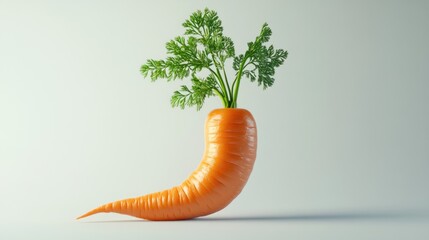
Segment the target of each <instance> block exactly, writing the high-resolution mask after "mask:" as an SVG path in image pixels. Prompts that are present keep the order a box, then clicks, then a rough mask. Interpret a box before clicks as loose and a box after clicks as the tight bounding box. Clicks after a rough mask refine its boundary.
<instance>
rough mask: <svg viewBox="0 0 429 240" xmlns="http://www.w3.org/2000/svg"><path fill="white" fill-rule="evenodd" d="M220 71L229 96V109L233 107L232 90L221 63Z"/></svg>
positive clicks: (223, 65)
mask: <svg viewBox="0 0 429 240" xmlns="http://www.w3.org/2000/svg"><path fill="white" fill-rule="evenodd" d="M222 70H223V77H224V78H225V82H226V87H227V88H228V93H229V96H230V102H229V103H228V104H229V107H233V106H232V103H233V98H232V96H233V95H232V88H230V87H229V81H228V77H227V75H226V71H225V64H223V63H222Z"/></svg>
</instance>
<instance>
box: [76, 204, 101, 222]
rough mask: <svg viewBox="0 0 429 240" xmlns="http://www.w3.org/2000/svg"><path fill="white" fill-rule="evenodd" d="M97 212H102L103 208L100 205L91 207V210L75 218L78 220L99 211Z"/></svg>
mask: <svg viewBox="0 0 429 240" xmlns="http://www.w3.org/2000/svg"><path fill="white" fill-rule="evenodd" d="M99 212H103V210H102V209H101V207H99V208H96V209H93V210H91V211H89V212H87V213H85V214H83V215H82V216H80V217H77V218H76V220H79V219H82V218H86V217H88V216H91V215H93V214H96V213H99Z"/></svg>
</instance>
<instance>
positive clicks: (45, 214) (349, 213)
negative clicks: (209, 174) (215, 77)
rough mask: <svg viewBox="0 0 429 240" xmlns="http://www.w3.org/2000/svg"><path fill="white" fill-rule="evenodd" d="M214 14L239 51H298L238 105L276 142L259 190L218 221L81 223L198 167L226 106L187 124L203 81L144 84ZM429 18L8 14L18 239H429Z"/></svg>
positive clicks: (257, 9)
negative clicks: (176, 43) (213, 117)
mask: <svg viewBox="0 0 429 240" xmlns="http://www.w3.org/2000/svg"><path fill="white" fill-rule="evenodd" d="M204 7H209V8H211V9H213V10H216V11H217V12H218V14H219V16H220V18H221V19H222V21H223V26H224V33H225V35H227V36H230V37H231V38H232V39H233V40H234V42H235V46H236V52H237V53H242V52H244V50H245V49H246V43H247V42H249V41H253V39H254V38H255V36H256V35H257V34H258V33H259V30H260V27H261V26H262V24H263V23H264V22H267V23H269V25H270V26H271V28H272V30H273V37H272V39H271V43H272V44H273V45H274V46H275V47H276V48H284V49H286V50H288V52H289V57H288V59H287V60H286V62H285V64H284V65H283V66H282V67H280V68H279V69H278V70H277V72H276V82H275V84H274V86H273V87H272V88H270V89H267V90H266V91H262V88H261V87H258V86H257V85H256V84H255V83H250V82H249V81H247V80H245V81H243V82H242V86H241V89H240V90H241V91H240V98H239V103H238V104H239V106H240V107H242V108H247V109H249V110H250V111H251V112H252V113H253V115H254V117H255V118H256V121H257V124H258V130H259V146H258V158H257V162H256V165H255V168H254V171H253V173H252V176H251V178H250V180H249V182H248V184H247V186H246V188H245V189H244V191H243V192H242V194H241V195H240V196H239V197H238V198H237V199H236V200H235V201H234V202H233V203H232V204H231V205H230V206H229V207H227V208H226V209H224V210H223V211H221V212H219V213H216V214H214V215H212V216H209V217H207V218H205V220H203V219H202V220H194V221H184V222H147V221H135V219H134V218H131V217H127V216H120V215H116V214H99V215H96V216H93V217H91V218H88V219H85V220H82V221H80V222H77V221H75V220H74V219H75V217H77V216H78V215H80V214H82V213H84V212H86V211H88V210H90V209H92V208H94V207H96V206H98V205H100V204H103V203H106V202H110V201H113V200H118V199H122V198H126V197H134V196H139V195H142V194H146V193H150V192H153V191H158V190H162V189H165V188H169V187H171V186H174V185H177V184H179V183H180V182H181V181H182V180H183V179H185V178H186V177H187V176H188V174H189V173H190V172H191V171H192V170H194V168H195V167H196V166H197V165H198V163H199V161H200V159H201V155H202V152H203V147H204V145H203V144H204V143H203V133H204V129H203V128H204V120H205V117H206V116H207V113H208V112H209V111H211V110H212V109H214V108H218V107H221V104H220V100H219V99H216V98H213V99H209V100H208V101H207V102H206V105H205V107H204V108H203V110H201V111H199V112H197V111H195V110H194V109H186V110H180V109H172V108H171V107H170V104H169V100H170V96H171V94H172V92H173V91H174V90H176V89H177V88H178V87H179V85H181V84H183V83H189V82H186V81H185V82H180V81H178V82H170V83H166V82H165V81H158V82H156V83H151V82H150V81H149V80H148V79H143V78H142V76H141V75H140V73H139V68H140V66H141V64H143V63H145V61H146V60H147V59H149V58H154V59H159V58H164V57H165V56H166V54H165V52H166V51H165V48H164V46H165V43H166V42H167V41H169V40H170V39H172V38H173V37H175V36H178V35H181V34H182V33H183V28H182V27H181V23H182V22H183V21H184V20H185V19H186V18H188V16H189V15H190V14H191V13H192V12H194V11H195V10H197V9H203V8H204ZM428 12H429V2H428V1H226V0H224V1H196V0H193V1H190V0H189V1H175V0H169V1H156V2H155V1H95V0H94V1H83V0H81V1H80V0H79V1H5V0H0V194H1V195H0V196H1V197H0V206H1V212H0V238H1V239H30V238H31V239H143V238H145V239H149V238H147V237H151V239H157V238H161V239H165V238H167V237H168V238H171V237H175V238H177V239H182V238H183V239H185V238H186V239H201V238H207V239H220V238H227V239H228V238H230V239H252V237H254V239H258V238H259V239H260V238H261V237H263V236H270V238H272V239H274V238H278V239H335V238H337V239H427V238H428V236H429V230H427V228H428V226H429V224H428V223H429V220H428V217H427V216H428V215H427V212H428V210H429V204H428V202H429V190H428V182H429V124H428V122H429V107H428V106H427V105H428V103H429V93H428V91H429V64H428V63H429V60H428V56H429V46H428V42H429V27H428V23H429V14H428ZM232 74H233V73H232V72H231V71H230V75H231V76H232Z"/></svg>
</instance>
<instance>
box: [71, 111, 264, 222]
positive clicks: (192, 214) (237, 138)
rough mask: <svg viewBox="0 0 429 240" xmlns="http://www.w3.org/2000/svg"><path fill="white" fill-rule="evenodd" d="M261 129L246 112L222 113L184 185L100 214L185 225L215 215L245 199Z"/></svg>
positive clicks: (212, 120)
mask: <svg viewBox="0 0 429 240" xmlns="http://www.w3.org/2000/svg"><path fill="white" fill-rule="evenodd" d="M256 150H257V128H256V122H255V119H254V118H253V116H252V114H251V113H250V112H249V111H248V110H246V109H239V108H221V109H215V110H213V111H212V112H210V113H209V115H208V117H207V119H206V123H205V151H204V154H203V157H202V161H201V162H200V164H199V166H198V167H197V169H196V170H195V171H193V172H192V173H191V174H190V176H189V177H188V178H187V179H186V180H185V181H183V182H182V183H181V184H180V185H178V186H175V187H173V188H170V189H167V190H164V191H160V192H155V193H151V194H147V195H144V196H140V197H135V198H128V199H123V200H119V201H115V202H111V203H107V204H105V205H102V206H100V207H98V208H95V209H93V210H91V211H89V212H87V213H85V214H84V215H82V216H80V217H78V218H77V219H81V218H84V217H88V216H90V215H93V214H96V213H101V212H105V213H109V212H114V213H119V214H125V215H130V216H134V217H137V218H142V219H147V220H153V221H169V220H184V219H191V218H196V217H201V216H205V215H209V214H212V213H214V212H217V211H219V210H221V209H223V208H225V207H226V206H227V205H228V204H229V203H231V202H232V200H234V198H236V197H237V196H238V194H240V192H241V191H242V189H243V188H244V186H245V185H246V183H247V180H248V178H249V176H250V174H251V172H252V169H253V165H254V163H255V160H256Z"/></svg>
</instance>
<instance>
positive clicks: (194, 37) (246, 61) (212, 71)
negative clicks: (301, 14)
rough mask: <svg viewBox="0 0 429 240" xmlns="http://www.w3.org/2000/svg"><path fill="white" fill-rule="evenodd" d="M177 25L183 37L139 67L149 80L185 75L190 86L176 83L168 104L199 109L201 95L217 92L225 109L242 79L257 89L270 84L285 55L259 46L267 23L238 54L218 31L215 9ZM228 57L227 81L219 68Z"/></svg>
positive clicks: (265, 35)
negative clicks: (231, 74) (161, 55)
mask: <svg viewBox="0 0 429 240" xmlns="http://www.w3.org/2000/svg"><path fill="white" fill-rule="evenodd" d="M183 27H184V28H185V33H184V36H178V37H176V38H174V39H173V40H171V41H169V42H167V44H166V49H167V54H168V57H167V58H166V59H165V60H153V59H149V60H147V62H146V64H144V65H142V66H141V69H140V71H141V73H142V74H143V76H144V77H147V76H150V78H151V79H152V81H155V80H157V79H167V81H171V80H175V79H184V78H190V80H191V83H192V85H191V86H190V87H189V86H186V85H182V86H181V87H180V89H179V90H177V91H175V92H174V93H173V96H172V97H171V105H172V106H173V107H180V108H182V109H183V108H185V106H196V108H197V110H200V109H201V107H202V106H203V104H204V100H205V99H206V98H207V97H210V96H214V95H218V96H219V97H220V98H221V100H222V103H223V106H224V107H225V108H236V107H237V98H238V92H239V89H240V81H241V79H242V77H243V76H246V77H247V78H249V79H250V81H252V82H254V81H257V82H258V85H262V87H263V89H266V88H267V87H271V86H272V85H273V83H274V73H275V68H277V67H279V66H280V65H282V64H283V62H284V61H285V59H286V57H287V55H288V53H287V51H285V50H283V49H274V47H273V46H272V45H271V46H269V47H267V46H266V45H265V44H266V43H267V42H268V41H269V40H270V36H271V34H272V31H271V29H270V28H269V26H268V24H267V23H264V24H263V25H262V29H261V32H260V33H259V36H257V37H256V39H255V40H254V41H253V42H249V43H247V47H248V48H247V50H246V52H245V53H244V54H240V55H236V54H235V49H234V42H233V41H232V40H231V38H229V37H227V36H224V35H223V27H222V22H221V20H220V19H219V17H218V15H217V13H216V12H215V11H212V10H209V9H207V8H206V9H205V10H204V11H200V10H199V11H196V12H194V13H193V14H192V15H191V16H190V18H189V19H187V20H186V21H185V22H184V23H183ZM229 58H233V64H232V69H233V70H235V76H234V78H233V80H232V82H230V81H231V80H229V79H228V75H227V71H226V69H225V61H226V60H227V59H229ZM203 70H204V71H203ZM202 71H203V72H202ZM203 73H206V74H205V76H203Z"/></svg>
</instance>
